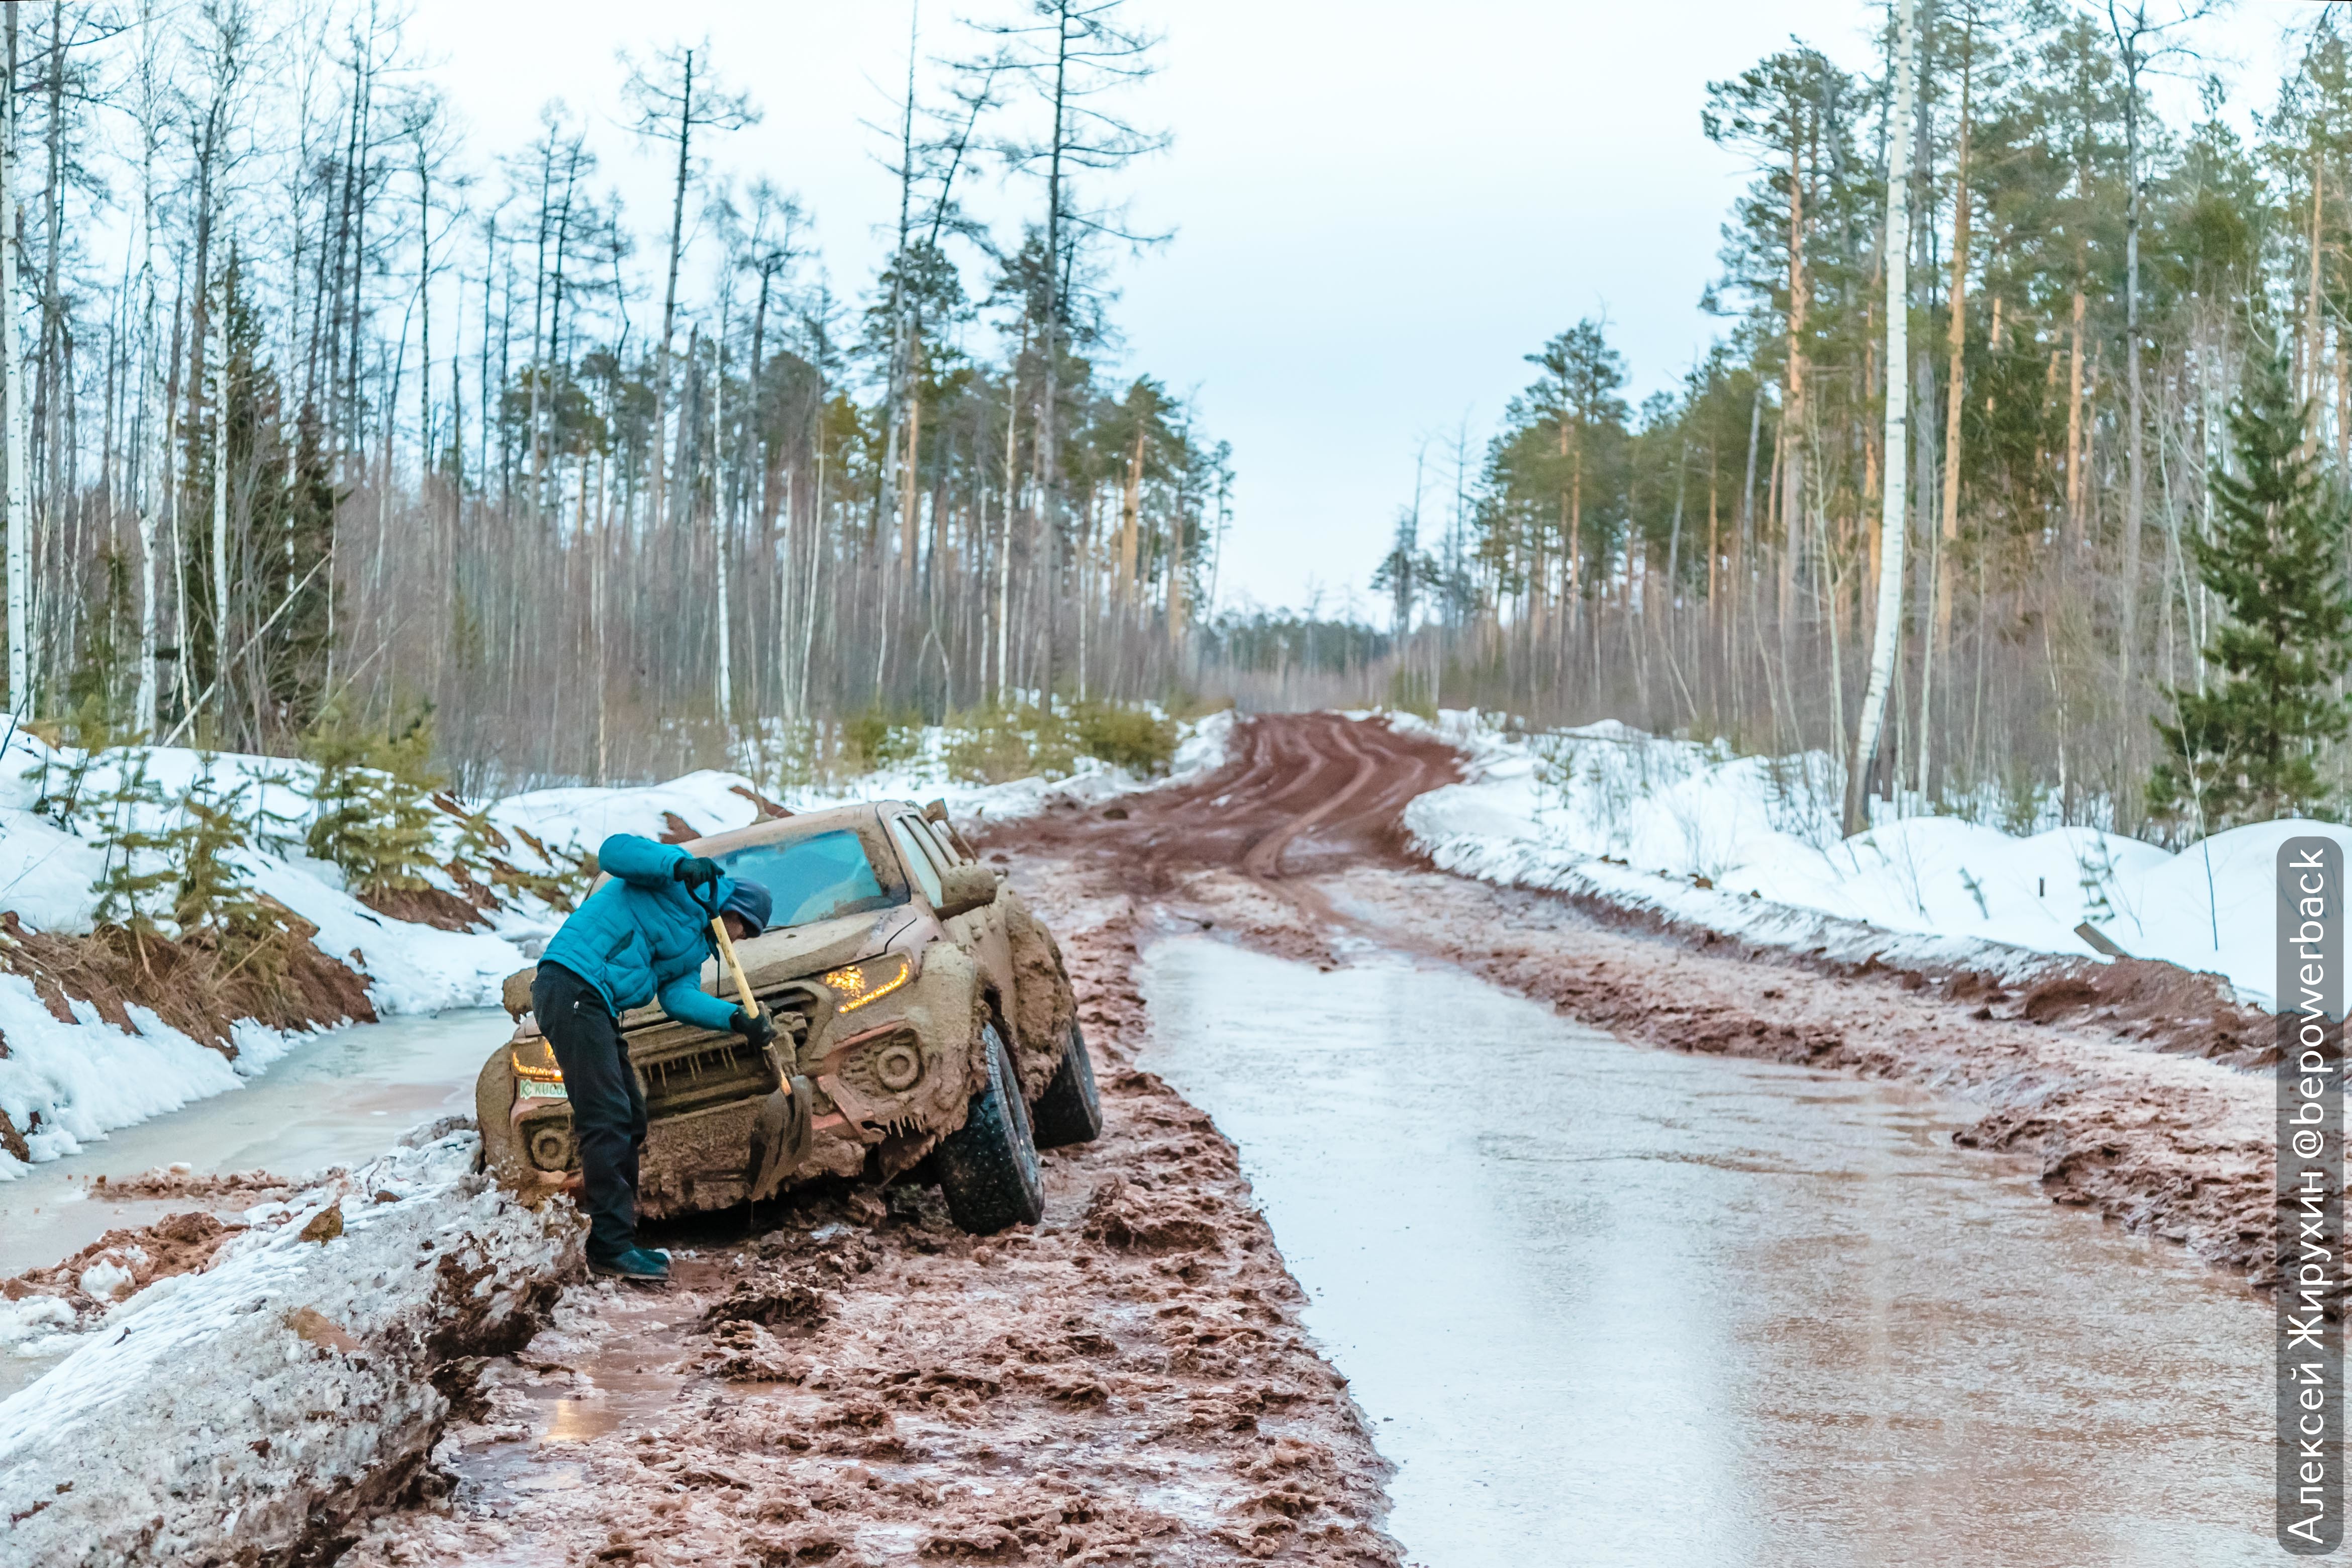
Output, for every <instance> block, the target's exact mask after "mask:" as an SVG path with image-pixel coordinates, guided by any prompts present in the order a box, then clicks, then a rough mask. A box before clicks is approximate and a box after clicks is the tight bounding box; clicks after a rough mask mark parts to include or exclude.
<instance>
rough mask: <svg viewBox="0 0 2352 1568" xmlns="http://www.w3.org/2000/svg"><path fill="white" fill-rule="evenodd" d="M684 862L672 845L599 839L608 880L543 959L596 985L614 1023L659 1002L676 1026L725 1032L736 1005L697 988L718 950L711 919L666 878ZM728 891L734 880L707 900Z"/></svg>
mask: <svg viewBox="0 0 2352 1568" xmlns="http://www.w3.org/2000/svg"><path fill="white" fill-rule="evenodd" d="M685 858H687V855H686V851H685V850H683V849H681V848H679V847H677V845H675V844H656V843H655V842H654V841H653V840H652V839H650V838H640V837H637V836H636V835H635V834H634V833H615V834H614V835H613V837H610V838H607V839H606V840H604V847H601V848H599V849H598V850H597V851H596V863H597V865H598V866H599V867H600V868H602V869H603V870H604V872H605V873H606V875H607V876H608V877H609V880H608V881H606V882H605V883H604V885H603V886H602V887H600V888H598V889H596V890H595V891H594V892H593V893H591V894H589V895H588V897H587V899H586V900H584V901H583V903H582V904H581V906H580V907H579V908H578V909H576V910H573V911H572V916H571V918H570V919H569V920H566V921H564V922H563V924H562V928H561V929H560V930H558V931H556V933H555V937H554V940H553V941H551V942H549V943H548V944H547V951H546V952H544V953H541V955H540V957H541V962H542V963H560V964H562V966H563V967H564V968H566V969H568V970H570V971H572V973H574V974H577V975H578V976H580V978H581V979H583V980H585V981H586V982H587V983H588V984H591V985H593V986H594V987H595V988H596V990H597V992H598V994H601V995H602V996H603V997H604V1004H605V1005H607V1006H609V1007H610V1008H612V1009H613V1016H614V1017H616V1018H617V1017H619V1016H621V1015H622V1014H623V1013H625V1012H627V1011H628V1010H629V1009H630V1008H632V1007H642V1006H644V1005H646V1003H648V1002H651V1001H653V1000H654V999H655V998H656V997H659V998H660V999H661V1005H662V1011H663V1012H665V1013H667V1014H668V1015H669V1016H671V1017H673V1018H676V1019H677V1021H678V1022H679V1023H681V1024H692V1025H694V1026H696V1027H698V1028H703V1029H723V1028H725V1027H727V1026H728V1023H729V1021H730V1020H731V1019H732V1018H733V1017H734V1016H735V1005H734V1004H733V1003H731V1002H723V1001H721V1000H719V998H718V997H716V996H713V995H711V994H709V992H707V991H705V990H703V988H702V986H701V984H700V980H701V974H702V962H703V960H705V959H707V958H709V957H710V956H711V955H712V954H713V953H714V952H716V951H717V944H716V943H715V942H713V941H712V939H711V935H710V917H709V915H708V914H706V913H704V912H703V909H702V906H701V905H700V904H698V903H697V902H696V901H695V898H694V895H693V894H692V893H690V892H688V890H687V889H686V888H685V887H684V886H683V885H681V884H680V883H678V882H677V881H675V880H673V879H672V878H671V875H670V873H671V872H672V871H673V870H674V869H675V868H676V867H677V863H678V862H679V861H680V860H683V859H685ZM733 886H734V879H732V878H729V877H721V878H719V880H718V882H717V883H716V884H715V885H714V886H713V888H712V889H710V890H709V895H708V896H709V898H710V901H711V902H712V903H713V904H714V905H717V904H723V903H725V902H726V901H727V894H728V892H729V891H730V889H732V888H733Z"/></svg>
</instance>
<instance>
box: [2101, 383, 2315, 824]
mask: <svg viewBox="0 0 2352 1568" xmlns="http://www.w3.org/2000/svg"><path fill="white" fill-rule="evenodd" d="M2305 412H2306V411H2305V408H2304V407H2303V406H2302V405H2300V404H2299V403H2298V402H2297V401H2296V400H2295V398H2294V394H2293V392H2292V391H2291V389H2290V387H2289V384H2288V378H2287V367H2286V360H2285V356H2284V353H2280V352H2276V351H2273V353H2258V354H2256V355H2254V356H2252V359H2251V361H2250V363H2249V364H2248V374H2247V380H2246V385H2245V388H2244V391H2243V392H2242V395H2241V396H2240V399H2239V402H2238V405H2237V406H2236V407H2234V408H2232V409H2231V412H2230V437H2231V442H2232V444H2233V445H2234V446H2235V447H2236V448H2237V453H2238V475H2237V477H2236V478H2231V477H2230V476H2228V475H2224V474H2220V473H2217V474H2215V475H2214V476H2213V478H2212V481H2211V482H2212V487H2213V501H2214V516H2213V527H2212V531H2211V534H2210V537H2206V538H2199V539H2195V540H2193V541H2191V548H2192V550H2193V551H2194V552H2195V554H2196V558H2197V570H2198V575H2199V577H2200V579H2201V580H2202V581H2203V582H2204V584H2205V586H2206V587H2207V588H2208V589H2209V590H2210V592H2211V593H2212V594H2213V595H2214V597H2215V598H2217V599H2219V600H2220V601H2221V606H2222V608H2223V610H2224V612H2225V616H2224V618H2223V619H2221V620H2220V621H2218V622H2217V623H2216V624H2215V626H2214V628H2213V633H2212V636H2211V637H2210V640H2209V641H2208V642H2207V643H2206V645H2205V649H2204V657H2205V659H2206V661H2207V662H2208V663H2209V664H2210V665H2212V666H2214V667H2215V678H2214V679H2213V680H2212V681H2211V682H2210V684H2209V685H2208V688H2207V689H2206V690H2204V691H2203V692H2199V691H2196V690H2194V689H2189V688H2182V687H2171V688H2168V689H2167V690H2166V695H2167V696H2168V698H2169V699H2170V700H2171V702H2172V706H2173V717H2172V720H2171V721H2170V722H2166V721H2162V720H2158V721H2157V726H2156V727H2157V731H2158V734H2160V735H2161V736H2162V737H2163V739H2164V745H2165V749H2166V751H2167V752H2168V753H2169V755H2168V757H2167V758H2166V759H2165V760H2164V761H2163V762H2161V763H2158V766H2157V768H2156V770H2155V772H2154V774H2153V775H2152V776H2151V777H2150V779H2149V780H2148V786H2147V803H2148V808H2149V810H2150V812H2151V813H2152V814H2153V815H2154V816H2157V817H2158V819H2159V820H2164V821H2169V822H2175V823H2178V822H2180V821H2182V820H2184V819H2189V820H2191V821H2192V822H2193V826H2194V827H2195V829H2196V831H2197V832H2199V833H2200V834H2210V833H2215V832H2219V831H2221V830H2222V829H2225V828H2229V827H2234V826H2240V825H2242V824H2244V823H2249V822H2265V821H2271V820H2274V819H2276V818H2279V817H2285V816H2321V815H2325V814H2326V813H2327V812H2328V811H2330V809H2331V808H2332V807H2333V806H2334V805H2336V791H2335V789H2334V788H2333V787H2332V786H2331V785H2330V784H2328V783H2327V782H2326V780H2325V779H2324V778H2323V776H2322V773H2321V769H2320V763H2321V759H2322V755H2323V753H2324V752H2326V749H2327V748H2328V747H2330V746H2332V745H2334V744H2335V743H2336V742H2339V741H2341V740H2342V739H2343V738H2344V736H2345V732H2346V730H2347V726H2352V710H2347V707H2346V704H2345V700H2344V699H2343V697H2341V696H2340V695H2338V694H2337V690H2336V683H2337V681H2338V680H2339V679H2341V678H2342V677H2343V675H2344V673H2345V670H2346V668H2347V665H2352V593H2347V589H2346V586H2345V583H2344V577H2343V573H2342V570H2341V568H2340V566H2339V565H2338V564H2337V563H2339V562H2340V561H2341V560H2342V556H2343V550H2344V544H2345V537H2346V528H2347V521H2352V509H2347V504H2346V498H2345V497H2344V495H2343V494H2342V493H2341V492H2340V491H2338V490H2336V489H2334V488H2333V487H2331V486H2330V485H2329V484H2328V483H2327V481H2326V479H2325V478H2324V477H2323V475H2322V474H2321V472H2320V468H2319V464H2318V460H2317V457H2316V455H2315V453H2314V452H2312V451H2310V450H2308V449H2307V448H2306V447H2305Z"/></svg>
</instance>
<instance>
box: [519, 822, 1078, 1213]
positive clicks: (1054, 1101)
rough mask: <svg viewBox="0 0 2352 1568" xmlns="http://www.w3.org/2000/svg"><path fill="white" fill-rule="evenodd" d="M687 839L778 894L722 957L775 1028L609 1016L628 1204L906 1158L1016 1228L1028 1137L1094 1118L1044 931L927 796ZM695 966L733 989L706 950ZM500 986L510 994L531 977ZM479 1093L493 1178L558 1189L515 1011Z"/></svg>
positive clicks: (1039, 1190)
mask: <svg viewBox="0 0 2352 1568" xmlns="http://www.w3.org/2000/svg"><path fill="white" fill-rule="evenodd" d="M684 847H685V848H686V850H687V851H688V853H689V854H694V855H703V856H708V857H709V858H711V859H713V860H716V861H718V862H719V865H720V866H721V867H722V868H725V870H726V871H727V873H728V874H729V875H730V876H732V877H737V878H746V879H751V880H753V881H757V882H761V883H763V884H765V886H766V887H767V889H768V890H769V891H770V893H772V895H773V896H774V899H775V914H774V917H773V921H774V923H773V924H772V926H771V927H770V928H769V930H768V931H766V932H765V933H764V934H762V935H761V936H757V937H754V938H752V939H751V940H750V941H748V942H741V943H739V944H738V945H737V948H736V952H737V953H738V955H739V956H740V959H741V961H742V964H743V970H744V973H745V977H746V979H748V980H749V982H750V984H751V992H752V994H753V995H755V996H757V997H758V998H759V1000H760V1001H761V1003H762V1004H764V1005H766V1007H767V1008H768V1010H769V1012H770V1013H772V1015H773V1016H774V1017H775V1022H776V1038H775V1040H774V1042H773V1043H772V1044H771V1045H769V1046H768V1047H766V1048H765V1049H764V1050H758V1049H754V1048H753V1047H752V1046H751V1043H750V1042H749V1041H746V1040H744V1039H743V1038H742V1037H740V1036H737V1035H733V1034H726V1033H721V1034H712V1033H710V1032H709V1031H707V1030H704V1029H700V1028H697V1027H695V1026H691V1025H687V1024H681V1023H678V1022H677V1021H676V1020H674V1019H672V1018H670V1017H669V1016H667V1014H665V1013H663V1012H662V1011H661V1009H660V1008H659V1007H657V1006H648V1007H641V1008H636V1009H634V1010H632V1011H631V1012H629V1013H628V1014H626V1015H625V1016H623V1017H622V1019H621V1021H620V1022H621V1033H622V1037H623V1039H624V1040H625V1041H626V1042H627V1046H628V1051H629V1060H630V1062H631V1064H632V1065H633V1066H634V1067H635V1069H636V1072H637V1077H638V1080H639V1082H640V1084H641V1085H642V1086H643V1089H644V1090H645V1097H646V1117H647V1121H648V1131H647V1134H646V1147H645V1152H644V1154H643V1157H642V1163H641V1169H640V1174H639V1186H638V1202H637V1212H638V1214H639V1215H641V1216H644V1217H647V1218H659V1217H662V1216H664V1215H677V1214H683V1213H688V1212H690V1211H695V1210H708V1209H720V1208H727V1207H730V1206H732V1205H737V1204H740V1203H743V1202H745V1201H746V1200H747V1199H748V1200H752V1201H757V1200H760V1199H763V1198H767V1197H770V1196H772V1195H773V1194H776V1193H777V1192H780V1191H782V1189H784V1188H785V1187H787V1186H790V1185H792V1184H795V1183H800V1182H806V1181H809V1180H811V1179H813V1178H815V1177H818V1176H825V1175H831V1176H840V1177H847V1178H851V1179H862V1180H865V1181H868V1182H875V1183H882V1182H888V1181H892V1180H894V1179H897V1178H899V1177H902V1176H905V1175H907V1174H908V1173H914V1174H915V1175H916V1176H918V1177H927V1178H929V1179H933V1180H936V1181H937V1182H938V1183H939V1184H940V1189H941V1191H942V1193H943V1194H944V1195H945V1197H946V1199H947V1205H948V1211H949V1213H950V1215H952V1216H953V1217H954V1219H955V1222H956V1223H957V1224H958V1225H959V1226H962V1227H963V1228H964V1229H966V1230H968V1231H972V1232H975V1233H982V1234H984V1233H988V1232H992V1231H997V1230H1001V1229H1003V1228H1004V1227H1005V1226H1010V1225H1021V1224H1034V1223H1035V1222H1036V1220H1037V1219H1038V1218H1039V1217H1040V1216H1041V1215H1042V1214H1043V1213H1044V1208H1045V1194H1044V1187H1043V1183H1042V1179H1041V1175H1040V1173H1039V1170H1038V1163H1037V1151H1038V1150H1039V1149H1041V1148H1044V1149H1050V1148H1054V1147H1056V1146H1058V1145H1062V1144H1067V1143H1080V1142H1087V1140H1089V1139H1092V1138H1093V1137H1094V1136H1095V1135H1096V1133H1097V1132H1098V1131H1100V1130H1101V1127H1102V1111H1101V1108H1100V1106H1099V1104H1098V1102H1097V1099H1096V1093H1095V1079H1094V1068H1093V1064H1092V1063H1091V1062H1090V1061H1089V1060H1088V1059H1087V1045H1086V1040H1085V1037H1083V1036H1082V1035H1081V1034H1080V1033H1079V1030H1078V1024H1077V1016H1076V1013H1077V1010H1076V1003H1075V1001H1074V999H1073V998H1072V996H1071V994H1070V980H1069V975H1068V973H1067V972H1066V970H1065V968H1064V967H1063V963H1062V953H1061V949H1060V948H1059V946H1058V945H1056V943H1055V941H1054V936H1053V933H1052V932H1051V931H1047V930H1046V929H1045V925H1044V923H1043V922H1042V921H1039V920H1038V919H1037V917H1036V916H1035V915H1034V914H1032V913H1031V912H1030V911H1029V909H1028V907H1027V906H1026V905H1025V904H1024V903H1023V902H1022V900H1021V899H1020V897H1019V895H1017V894H1016V893H1014V892H1013V889H1011V888H1010V887H1008V886H1006V885H1005V884H1004V881H1003V874H1002V873H1001V872H999V871H998V870H997V869H996V868H994V867H992V866H990V865H987V864H985V863H984V862H982V861H981V860H980V859H979V858H977V857H976V856H974V855H973V854H972V853H971V847H970V846H969V845H968V844H966V843H965V842H964V840H963V839H962V837H961V835H959V834H958V833H957V832H956V831H955V830H954V828H953V827H952V826H950V824H949V822H948V820H947V813H946V811H945V809H944V808H943V807H942V806H940V805H938V804H936V803H935V804H934V805H932V806H930V807H929V810H928V811H926V810H924V809H922V808H919V807H917V806H914V805H908V804H907V803H905V802H903V801H883V802H877V803H869V804H866V805H848V806H841V807H837V808H835V809H833V810H828V811H821V812H811V813H807V814H804V815H801V816H791V817H786V818H782V819H781V820H774V821H765V822H760V823H755V824H754V825H752V826H750V827H744V828H738V829H736V830H735V831H733V832H730V833H720V834H715V835H712V836H711V837H706V838H697V839H693V840H691V841H689V842H688V843H687V844H686V845H685V846H684ZM702 984H703V989H704V990H706V991H709V992H710V993H711V994H714V995H721V996H725V997H726V998H727V999H728V1000H730V1001H732V1000H734V999H735V993H734V990H733V985H732V981H731V978H730V977H729V976H727V975H724V974H722V973H719V966H718V965H716V964H714V963H706V964H705V965H704V966H703V974H702ZM508 994H509V999H510V1000H509V1007H510V1009H511V1008H513V1007H514V1005H515V1001H516V1000H517V999H520V1005H521V1006H522V1007H528V1006H529V1005H530V1004H529V1001H528V996H529V976H528V973H525V974H523V975H519V976H517V977H516V979H515V980H512V981H509V983H508ZM474 1092H475V1105H476V1110H477V1112H478V1116H479V1118H480V1122H481V1128H482V1142H483V1148H484V1152H485V1159H486V1162H487V1163H488V1169H489V1170H490V1171H491V1172H492V1173H495V1174H496V1175H497V1176H498V1178H499V1180H500V1181H501V1182H503V1183H505V1184H507V1185H508V1186H509V1187H510V1188H512V1189H514V1190H515V1191H518V1192H520V1193H521V1194H525V1196H526V1197H531V1198H537V1197H543V1196H545V1195H548V1194H553V1193H556V1192H561V1191H564V1190H566V1189H567V1188H569V1187H570V1186H572V1184H574V1181H575V1179H576V1175H575V1173H576V1172H577V1171H578V1169H579V1155H578V1152H577V1150H576V1149H575V1148H574V1146H573V1143H572V1112H571V1107H570V1105H569V1104H568V1103H567V1101H566V1100H565V1099H564V1093H563V1075H562V1072H561V1070H560V1069H559V1068H557V1066H556V1063H555V1056H554V1052H553V1051H552V1050H551V1049H550V1048H549V1047H548V1044H547V1041H546V1040H545V1038H544V1037H541V1034H540V1032H539V1029H538V1026H537V1025H536V1023H535V1022H534V1021H533V1020H532V1019H530V1016H528V1015H527V1014H526V1015H524V1016H521V1017H520V1021H519V1024H518V1026H517V1028H516V1030H515V1033H514V1037H513V1038H511V1039H510V1040H509V1041H508V1042H506V1043H505V1044H503V1045H501V1046H499V1047H498V1048H497V1049H496V1050H494V1051H492V1052H491V1053H490V1058H489V1060H488V1062H486V1063H484V1064H483V1067H482V1071H481V1075H480V1077H479V1078H478V1079H477V1080H476V1084H475V1091H474Z"/></svg>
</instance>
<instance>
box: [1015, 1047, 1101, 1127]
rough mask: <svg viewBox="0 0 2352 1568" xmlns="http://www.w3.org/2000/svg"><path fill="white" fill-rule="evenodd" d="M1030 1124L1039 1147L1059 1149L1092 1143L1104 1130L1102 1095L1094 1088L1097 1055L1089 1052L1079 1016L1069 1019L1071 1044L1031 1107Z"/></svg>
mask: <svg viewBox="0 0 2352 1568" xmlns="http://www.w3.org/2000/svg"><path fill="white" fill-rule="evenodd" d="M1029 1125H1030V1128H1031V1130H1032V1131H1034V1133H1035V1135H1036V1139H1037V1147H1039V1148H1040V1149H1060V1148H1064V1147H1066V1146H1067V1145H1069V1144H1072V1143H1091V1142H1094V1141H1095V1140H1096V1139H1097V1137H1099V1136H1100V1135H1101V1133H1102V1098H1101V1096H1100V1095H1099V1094H1097V1092H1096V1090H1095V1064H1094V1058H1092V1057H1090V1056H1088V1055H1087V1037H1086V1036H1085V1034H1083V1033H1082V1032H1081V1031H1080V1030H1079V1028H1078V1021H1077V1020H1076V1018H1073V1019H1071V1020H1070V1045H1069V1048H1068V1049H1067V1050H1065V1051H1064V1052H1063V1053H1062V1065H1061V1066H1060V1067H1058V1068H1055V1069H1054V1081H1053V1082H1051V1083H1049V1084H1047V1085H1046V1086H1045V1093H1043V1094H1041V1095H1039V1096H1038V1097H1037V1103H1036V1104H1034V1105H1033V1106H1031V1107H1030V1108H1029Z"/></svg>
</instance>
